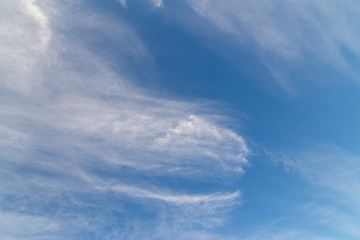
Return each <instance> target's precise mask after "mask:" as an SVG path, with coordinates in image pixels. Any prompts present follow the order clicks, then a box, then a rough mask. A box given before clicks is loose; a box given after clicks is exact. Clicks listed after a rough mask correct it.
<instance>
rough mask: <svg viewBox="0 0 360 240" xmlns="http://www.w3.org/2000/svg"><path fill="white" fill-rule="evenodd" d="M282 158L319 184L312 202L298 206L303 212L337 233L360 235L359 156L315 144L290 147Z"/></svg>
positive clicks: (288, 167) (288, 165) (332, 146)
mask: <svg viewBox="0 0 360 240" xmlns="http://www.w3.org/2000/svg"><path fill="white" fill-rule="evenodd" d="M280 159H281V161H282V163H283V164H284V166H285V167H286V168H287V169H288V170H289V171H290V172H292V173H295V174H299V175H300V176H302V177H303V179H305V180H306V181H308V182H310V183H311V184H313V185H314V186H315V187H316V188H315V190H314V191H316V192H314V193H313V197H312V198H311V201H308V202H307V203H303V204H302V206H299V208H298V211H299V212H300V213H301V215H303V216H304V215H305V216H307V218H309V219H312V222H313V224H316V225H319V226H322V227H325V228H326V229H327V230H328V231H329V232H332V233H333V234H334V236H336V235H339V234H340V236H346V237H347V238H348V239H357V238H359V236H360V232H359V231H358V229H359V224H358V223H357V222H356V220H355V219H356V218H357V216H358V214H359V213H360V205H359V200H360V195H359V194H358V192H359V191H358V190H359V187H360V178H359V167H360V165H359V157H358V156H357V155H355V154H352V153H350V152H348V151H346V150H344V149H342V148H340V147H338V146H336V145H331V144H325V143H313V144H312V147H307V148H303V149H300V150H296V149H292V150H291V151H290V150H289V151H288V154H285V155H284V157H281V158H280ZM335 234H336V235H335ZM342 238H343V237H342Z"/></svg>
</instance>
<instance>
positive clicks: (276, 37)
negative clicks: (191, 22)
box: [185, 0, 360, 94]
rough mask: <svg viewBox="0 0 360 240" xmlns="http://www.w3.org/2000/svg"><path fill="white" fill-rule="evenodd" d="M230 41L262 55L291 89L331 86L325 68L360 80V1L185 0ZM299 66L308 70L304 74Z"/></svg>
mask: <svg viewBox="0 0 360 240" xmlns="http://www.w3.org/2000/svg"><path fill="white" fill-rule="evenodd" d="M185 3H186V4H188V5H189V6H190V7H191V8H192V9H193V10H194V12H195V13H196V14H197V15H198V16H200V17H201V18H203V19H205V20H206V21H207V22H208V23H209V25H211V26H213V27H212V29H214V28H215V29H217V30H220V31H222V32H223V33H226V35H225V37H224V38H226V39H228V41H229V42H232V43H233V44H235V45H240V46H242V47H243V48H250V49H252V52H254V53H255V54H258V56H259V57H260V58H261V59H262V61H263V62H264V64H265V66H266V67H268V68H269V70H270V73H271V74H273V77H274V78H275V79H276V80H277V82H278V84H279V85H280V86H281V87H282V88H283V89H284V90H285V91H287V92H288V93H290V94H297V92H296V91H295V90H294V89H297V88H301V87H303V85H304V84H311V83H312V82H316V83H317V84H324V85H325V86H326V85H333V84H337V82H336V81H335V79H334V80H329V77H327V78H326V81H325V80H324V81H322V80H320V79H319V77H316V76H317V75H316V74H319V72H322V71H321V69H323V68H324V66H325V67H326V66H327V67H329V68H331V69H332V70H333V69H335V70H336V71H337V72H338V73H341V74H348V75H346V76H348V77H347V79H351V80H352V81H354V82H357V78H356V77H355V76H357V75H358V71H357V68H356V67H355V65H354V57H355V56H357V55H358V54H359V52H360V49H359V40H360V35H359V34H358V31H357V26H356V22H357V21H356V19H358V16H359V9H360V8H359V5H358V4H354V3H343V2H341V1H332V2H330V3H329V1H316V2H314V1H281V2H278V1H267V0H261V1H213V0H199V1H197V0H186V1H185ZM202 28H203V29H205V28H204V27H202ZM300 69H307V71H306V72H304V71H302V72H301V73H300V74H299V71H300ZM331 81H332V82H331Z"/></svg>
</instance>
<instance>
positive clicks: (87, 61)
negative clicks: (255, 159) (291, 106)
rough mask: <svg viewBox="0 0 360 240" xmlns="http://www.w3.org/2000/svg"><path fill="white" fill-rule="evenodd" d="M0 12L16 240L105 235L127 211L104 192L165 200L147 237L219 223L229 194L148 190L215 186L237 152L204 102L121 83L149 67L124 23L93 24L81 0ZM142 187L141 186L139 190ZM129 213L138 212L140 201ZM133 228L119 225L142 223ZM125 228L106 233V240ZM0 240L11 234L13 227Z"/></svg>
mask: <svg viewBox="0 0 360 240" xmlns="http://www.w3.org/2000/svg"><path fill="white" fill-rule="evenodd" d="M0 4H1V6H3V7H4V8H3V9H5V10H4V17H3V19H2V20H3V21H2V22H1V27H0V29H1V30H0V36H1V37H0V53H1V57H0V73H1V76H2V81H1V82H0V85H1V87H2V90H0V91H1V95H0V115H1V117H0V136H1V137H2V138H1V139H2V140H1V141H0V142H1V143H2V144H1V145H2V146H1V147H0V159H1V160H0V162H1V165H2V168H1V169H0V173H1V174H0V175H1V176H0V179H1V185H2V187H1V190H0V203H1V204H0V206H1V209H2V211H4V212H7V213H6V214H7V216H9V218H10V219H15V218H17V217H19V218H21V219H24V222H26V223H24V224H23V225H24V227H23V230H24V231H25V229H26V228H27V227H28V228H37V226H38V225H36V224H35V223H36V222H39V224H40V225H41V224H42V223H44V222H47V221H49V222H48V223H51V222H54V224H55V225H54V226H57V227H54V228H51V229H49V230H48V231H49V232H48V233H46V234H45V232H44V231H34V234H33V236H31V237H29V238H28V239H31V238H32V237H33V239H36V237H38V238H39V239H41V238H40V237H41V236H47V237H49V236H50V238H52V239H56V238H55V237H54V236H56V235H57V233H59V232H62V231H64V229H67V230H69V232H70V234H78V233H79V232H82V233H84V234H85V233H86V232H91V231H94V232H96V234H99V235H101V234H103V235H102V236H104V234H105V233H104V232H103V230H102V229H101V227H102V226H103V225H101V224H109V223H110V222H112V221H119V219H115V220H114V219H113V218H112V216H110V215H111V214H109V213H108V212H109V211H110V212H111V211H114V212H116V213H118V214H119V216H122V214H123V213H124V212H123V211H125V210H124V209H122V205H125V204H127V203H126V202H124V201H123V200H122V198H121V197H119V196H118V195H117V196H116V198H115V199H113V195H112V194H114V192H123V195H124V194H125V193H126V194H128V195H129V196H131V197H132V198H139V199H153V200H156V201H163V202H166V203H168V209H163V208H162V207H161V204H158V205H157V208H156V209H153V211H155V215H156V216H157V217H156V219H155V220H158V222H157V223H156V225H157V226H158V227H159V228H161V227H162V224H164V219H161V216H163V215H167V216H168V218H170V219H172V222H171V223H169V225H168V226H167V230H166V229H165V230H164V229H157V232H154V231H153V232H151V231H149V232H151V234H152V235H151V236H158V238H156V239H161V238H162V237H163V236H164V235H162V231H168V233H169V232H171V231H172V230H171V229H174V226H177V229H182V230H183V231H184V232H185V231H193V232H194V234H195V232H196V234H198V236H200V235H201V234H203V233H202V232H201V229H203V227H199V228H197V229H193V228H192V223H199V222H201V224H200V223H199V224H200V225H201V226H205V225H208V226H210V225H211V226H212V225H216V224H215V223H217V224H218V223H221V222H222V217H223V214H222V213H223V212H226V209H224V208H223V207H224V206H228V207H230V206H232V205H233V204H235V203H237V199H238V197H239V193H238V192H234V193H229V194H227V193H207V194H200V193H199V194H193V195H191V194H189V195H187V194H181V193H178V192H177V191H178V189H171V191H169V192H166V191H165V192H164V191H160V190H159V189H163V188H165V187H166V184H165V183H164V182H159V181H156V180H154V179H156V178H157V177H159V176H162V177H173V178H178V179H179V180H181V179H183V178H184V177H186V178H187V179H188V181H191V180H192V181H194V182H196V180H197V179H199V178H205V177H208V176H213V175H217V174H219V173H220V174H222V175H223V178H225V177H226V176H225V175H226V173H229V172H233V173H237V172H238V171H242V167H243V166H244V165H245V164H246V163H247V160H246V157H247V155H248V154H249V150H248V147H247V145H246V143H245V141H244V139H243V138H242V137H241V136H239V135H238V134H237V133H235V132H234V131H232V130H230V129H229V128H228V127H227V126H225V125H224V124H223V123H222V121H221V120H219V119H220V118H219V116H217V115H216V116H215V115H213V114H208V113H206V112H204V109H205V108H209V107H208V106H206V104H200V103H198V102H196V101H189V102H186V101H178V100H171V99H166V98H161V97H158V96H155V95H152V94H151V93H149V92H148V91H145V90H144V89H142V88H141V87H139V86H137V85H135V84H134V83H133V82H132V79H133V77H134V76H136V73H134V72H131V71H130V70H128V69H130V67H129V66H131V64H134V65H135V64H136V65H140V66H144V67H145V68H146V67H149V66H150V67H151V66H152V59H151V56H149V54H148V52H147V51H146V48H145V47H144V46H143V44H142V42H141V40H140V39H139V38H138V36H137V35H136V33H135V32H134V31H132V29H131V28H130V27H129V26H128V25H127V24H126V23H124V22H122V21H121V20H119V19H110V18H107V17H104V16H100V15H98V14H96V13H94V12H92V11H91V10H89V9H87V8H86V7H84V5H82V4H81V1H75V2H74V1H63V2H61V3H51V4H50V3H46V2H45V1H20V0H19V1H13V2H8V1H1V2H0ZM157 4H158V5H159V6H161V4H162V3H161V1H160V2H157ZM80 10H81V11H80ZM5 16H6V17H5ZM10 29H18V30H17V31H9V30H10ZM104 39H105V40H104ZM98 46H103V47H101V48H100V49H101V51H98V49H97V47H98ZM105 46H111V47H109V48H111V49H109V48H107V47H105ZM106 51H109V52H111V53H114V55H116V56H117V57H116V59H112V58H111V56H109V54H107V52H106ZM114 65H116V67H114ZM115 69H116V70H115ZM212 112H214V111H212ZM180 149H181V151H179V150H180ZM124 169H127V170H124ZM131 172H136V174H133V175H131ZM141 178H149V179H150V180H149V182H148V183H147V185H142V184H140V183H139V182H138V180H139V179H141ZM109 183H111V186H117V187H114V189H111V188H109V187H108V186H109ZM164 185H165V186H164ZM119 186H121V188H120V187H119ZM144 186H151V190H150V189H147V188H146V187H144ZM102 187H107V188H105V189H107V191H104V190H103V189H104V188H102ZM100 189H102V190H100ZM124 189H125V190H124ZM114 190H116V191H114ZM221 191H223V190H221ZM131 201H133V200H131ZM196 204H202V205H203V206H204V208H203V213H202V214H195V215H194V214H193V216H190V214H189V213H187V211H190V210H191V209H192V210H191V212H192V213H194V212H195V208H194V207H192V206H194V205H196ZM140 205H141V206H142V207H143V208H145V209H146V208H147V207H149V204H148V203H147V201H141V204H140ZM178 205H181V206H182V207H181V208H180V209H179V208H178ZM185 206H186V207H185ZM88 208H91V209H93V211H92V212H91V214H93V215H94V216H92V217H93V218H94V219H96V221H98V222H96V221H95V220H94V221H90V222H89V224H88V225H87V226H84V225H82V224H78V223H79V222H84V224H85V223H87V220H88V219H87V217H88V214H89V212H88V211H89V210H88ZM189 209H190V210H189ZM146 211H149V212H151V211H150V210H146ZM214 213H216V217H214V216H215V214H214ZM20 215H21V216H23V217H20ZM125 215H126V214H125ZM194 216H196V217H194ZM205 216H206V217H205ZM209 216H210V217H209ZM73 217H74V218H75V219H79V220H76V224H75V222H71V221H70V222H71V223H74V224H70V225H71V226H69V225H68V224H65V225H64V222H66V221H68V220H69V219H73ZM192 218H194V219H192ZM32 219H35V220H34V221H33V220H32ZM25 220H26V221H25ZM0 221H1V219H0ZM74 221H75V220H74ZM137 221H139V220H138V219H136V217H134V219H131V221H129V222H131V224H134V225H136V226H137V227H139V226H138V224H143V225H146V224H147V223H146V222H141V223H137ZM32 222H33V223H34V224H35V225H33V224H32ZM100 223H101V224H100ZM0 224H3V225H4V224H5V223H3V222H0ZM50 225H51V224H50ZM96 225H99V226H98V227H97V228H96V227H94V226H96ZM5 226H7V225H6V224H5ZM51 226H52V225H51ZM126 227H128V226H125V225H122V226H121V227H119V226H118V227H114V231H115V233H114V236H115V237H119V236H121V234H122V233H121V232H122V231H125V232H126V229H125V230H124V229H123V228H126ZM179 231H180V230H179ZM3 234H6V235H4V238H8V239H11V238H16V237H18V235H17V233H14V231H12V230H11V231H8V232H6V233H3ZM108 234H110V233H106V234H105V235H106V236H109V235H108ZM128 234H130V235H131V233H130V230H129V231H128ZM21 236H22V235H21ZM62 236H63V235H61V236H59V237H58V238H59V239H62ZM143 236H146V234H145V233H144V235H143ZM151 236H150V235H149V236H148V237H146V238H147V239H152V237H151ZM179 236H181V234H180V235H179ZM67 237H68V236H67ZM67 237H66V236H64V238H63V239H67ZM44 238H45V237H44ZM85 238H86V237H85ZM146 238H144V237H143V238H142V239H146ZM154 238H155V237H154ZM188 238H190V236H188ZM134 239H135V238H134Z"/></svg>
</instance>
